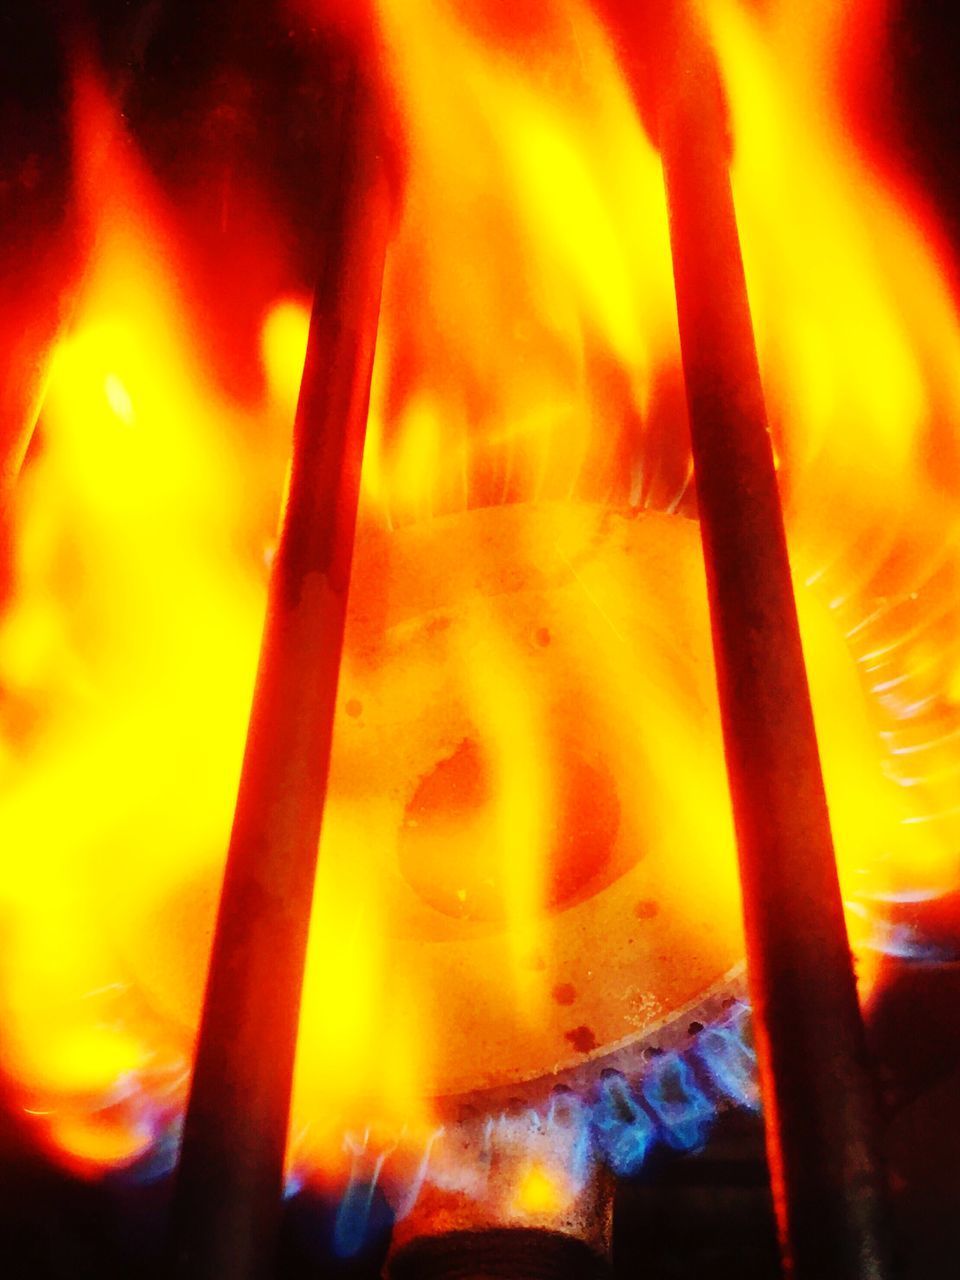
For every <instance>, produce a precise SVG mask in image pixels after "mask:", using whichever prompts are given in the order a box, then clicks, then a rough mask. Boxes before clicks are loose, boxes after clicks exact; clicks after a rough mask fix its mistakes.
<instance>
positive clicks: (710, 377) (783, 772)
mask: <svg viewBox="0 0 960 1280" xmlns="http://www.w3.org/2000/svg"><path fill="white" fill-rule="evenodd" d="M674 8H675V12H674V13H673V15H672V17H671V19H670V22H669V27H668V28H667V35H666V38H665V39H664V40H663V44H662V56H661V58H660V65H659V68H658V78H659V92H658V108H657V113H656V120H657V131H658V135H659V137H658V141H659V145H660V149H661V155H662V161H663V170H664V180H665V184H666V191H667V201H668V207H669V216H670V238H671V246H672V251H673V268H674V279H675V286H676V297H677V315H678V319H679V328H680V344H681V351H682V358H683V372H684V380H685V383H686V390H687V402H688V411H689V421H690V434H691V440H692V447H693V457H694V469H695V476H696V487H697V498H698V503H699V513H700V529H701V535H702V540H703V550H704V560H705V564H706V574H707V586H708V593H709V600H710V613H711V619H712V628H713V645H714V657H715V662H716V670H717V685H718V690H719V696H720V710H721V716H722V722H723V734H724V745H725V753H726V761H727V772H728V776H729V783H730V791H731V796H732V801H733V811H734V818H735V824H736V833H737V843H738V849H739V859H740V875H741V883H742V895H743V913H744V920H745V926H746V938H747V958H748V969H749V982H750V990H751V994H752V999H753V1007H754V1017H755V1027H756V1036H757V1048H758V1056H759V1061H760V1072H761V1086H762V1091H763V1101H764V1111H765V1117H766V1130H767V1149H768V1155H769V1161H770V1168H771V1176H772V1181H773V1192H774V1201H775V1205H776V1210H777V1217H778V1223H779V1229H780V1235H781V1247H782V1253H783V1258H784V1267H785V1272H786V1274H788V1275H789V1276H792V1277H794V1280H883V1278H885V1277H889V1276H890V1274H891V1266H890V1258H889V1250H888V1242H887V1222H886V1210H885V1185H884V1176H883V1173H882V1167H881V1163H880V1160H879V1157H878V1147H879V1144H878V1121H877V1113H876V1104H875V1099H874V1089H873V1083H872V1081H871V1078H870V1073H869V1069H868V1065H867V1058H866V1048H865V1041H864V1032H863V1024H862V1019H861V1014H860V1008H859V1004H858V1000H857V992H856V984H855V979H854V973H853V967H852V962H851V956H850V948H849V944H848V940H847V932H846V925H845V921H844V915H843V905H842V901H841V897H840V887H839V882H838V878H837V867H836V859H835V856H834V850H833V842H832V837H831V832H830V822H829V815H828V812H827V802H826V797H825V794H824V787H823V778H822V774H821V769H820V759H819V753H818V748H817V738H816V731H815V728H814V721H813V714H812V711H811V705H810V695H809V691H808V686H807V677H806V670H805V667H804V659H803V651H802V648H801V642H800V632H799V627H798V623H797V612H796V604H795V600H794V595H793V589H792V583H791V576H790V565H789V560H788V554H787V542H786V537H785V533H784V524H783V515H782V511H781V506H780V497H779V492H778V488H777V478H776V472H775V467H774V457H773V450H772V447H771V441H770V436H769V432H768V428H767V419H766V410H765V406H764V398H763V390H762V387H761V382H760V373H759V367H758V362H757V353H756V346H755V342H754V334H753V328H752V324H751V317H750V309H749V304H748V299H747V290H746V282H745V278H744V270H743V262H742V258H741V252H740V242H739V236H738V230H737V222H736V215H735V210H734V203H733V195H732V190H731V184H730V176H729V169H728V138H727V121H726V113H725V104H724V101H723V95H722V90H721V84H720V76H719V70H718V67H717V64H716V62H715V59H714V56H713V53H712V50H711V48H710V46H709V43H708V40H707V38H706V34H705V32H704V31H702V30H701V29H700V27H699V26H698V25H697V24H696V22H695V20H694V18H693V17H692V16H691V13H690V12H689V11H688V10H687V8H686V6H684V5H679V4H678V5H676V6H674ZM691 9H692V6H691Z"/></svg>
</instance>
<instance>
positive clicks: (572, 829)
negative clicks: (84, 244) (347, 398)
mask: <svg viewBox="0 0 960 1280" xmlns="http://www.w3.org/2000/svg"><path fill="white" fill-rule="evenodd" d="M470 8H471V6H467V5H456V6H454V5H452V4H450V3H445V2H444V0H380V3H379V11H380V15H381V19H382V23H383V31H384V36H385V40H386V46H387V53H388V62H389V67H390V71H391V74H392V76H393V78H394V81H395V88H396V92H397V96H398V99H399V101H400V103H401V107H402V112H403V116H404V121H405V125H406V129H407V134H408V147H409V155H408V172H407V188H406V193H405V204H404V208H403V211H402V216H401V218H400V221H399V225H398V229H397V235H396V240H395V242H394V244H393V245H392V247H391V252H390V257H389V264H388V275H387V281H386V291H385V298H384V308H383V328H382V335H381V340H380V344H379V347H378V352H377V365H376V370H375V385H374V394H373V398H372V405H371V416H370V433H369V442H368V448H367V453H366V456H365V459H364V471H363V484H362V509H361V512H360V526H359V535H358V545H357V553H356V555H357V561H356V573H355V577H354V582H353V585H352V595H351V614H350V619H349V624H348V638H347V648H346V655H345V659H344V667H343V673H342V679H341V686H340V697H339V709H338V720H337V724H336V737H335V749H334V759H333V764H332V773H331V793H330V800H329V805H328V810H327V814H326V818H325V826H324V832H323V837H322V842H321V850H320V863H319V873H318V878H317V886H316V894H315V902H314V914H313V927H312V931H311V939H310V946H309V958H308V971H307V975H306V984H305V990H304V1001H303V1014H302V1020H301V1034H300V1042H299V1056H298V1064H297V1075H296V1085H295V1097H294V1104H293V1112H292V1127H291V1144H290V1159H291V1163H292V1164H296V1165H297V1166H298V1167H299V1166H302V1167H304V1168H306V1169H308V1170H310V1171H311V1172H314V1173H316V1174H317V1175H318V1176H326V1175H329V1176H331V1177H338V1176H343V1175H345V1172H346V1170H347V1169H348V1167H349V1166H350V1162H351V1154H350V1150H349V1147H348V1149H346V1150H345V1149H344V1134H345V1133H350V1134H357V1133H360V1134H367V1137H368V1138H369V1142H370V1149H371V1150H373V1149H374V1147H376V1146H377V1144H379V1147H378V1148H377V1149H379V1150H389V1151H391V1152H392V1151H393V1150H394V1148H397V1147H403V1146H404V1144H406V1146H407V1147H409V1148H410V1149H419V1150H424V1149H428V1148H429V1144H430V1141H431V1140H432V1135H435V1133H436V1130H437V1125H438V1120H437V1116H436V1114H435V1108H434V1104H433V1103H432V1102H431V1101H430V1100H431V1099H433V1098H435V1097H437V1096H441V1097H443V1096H448V1095H458V1094H460V1093H464V1092H471V1091H474V1090H477V1089H481V1088H483V1087H485V1086H489V1085H501V1084H504V1083H511V1084H512V1083H513V1082H516V1081H523V1080H528V1079H533V1078H535V1077H537V1076H540V1075H543V1074H546V1073H549V1072H552V1071H554V1070H557V1069H559V1068H561V1067H564V1066H567V1065H571V1064H577V1063H580V1062H582V1061H584V1059H585V1058H587V1057H589V1056H590V1055H592V1054H596V1055H599V1054H600V1053H602V1052H603V1051H604V1050H605V1049H607V1048H609V1047H610V1046H611V1045H620V1044H625V1043H627V1042H628V1041H629V1040H630V1039H631V1038H632V1037H635V1036H637V1035H639V1034H640V1033H641V1032H643V1031H644V1030H646V1029H648V1028H649V1027H650V1026H651V1025H653V1024H655V1023H656V1021H657V1020H658V1019H661V1018H665V1017H667V1016H668V1015H669V1014H671V1012H674V1011H676V1010H677V1009H678V1008H681V1007H684V1006H685V1005H686V1004H687V1003H688V1002H690V1001H693V1000H694V999H695V998H697V997H698V996H699V995H700V994H701V993H702V992H703V991H704V990H706V989H707V988H708V987H710V986H711V985H712V984H713V983H715V982H717V981H719V980H721V979H723V977H724V976H725V975H726V974H727V973H728V972H729V971H730V970H731V968H733V967H734V966H735V965H736V964H737V963H738V962H739V960H740V959H741V956H742V938H741V929H740V918H739V909H738V896H737V878H736V869H735V858H734V845H733V831H732V823H731V818H730V813H729V802H728V797H727V790H726V782H725V775H724V771H723V760H722V750H721V742H720V726H719V718H718V712H717V708H716V699H715V691H714V684H713V672H712V666H711V658H710V647H709V618H708V615H707V608H706V599H705V592H704V585H703V571H702V561H701V558H700V552H699V545H698V533H697V528H696V524H695V520H694V519H693V518H692V517H693V515H694V501H693V493H692V486H691V483H690V478H691V477H690V464H689V458H688V453H687V447H686V437H685V434H684V433H685V424H684V410H683V399H682V390H681V385H682V384H681V381H680V375H679V354H678V349H677V332H676V317H675V311H674V300H673V289H672V276H671V265H670V254H669V245H668V236H667V222H666V209H665V200H664V193H663V184H662V178H661V172H660V163H659V159H658V156H657V153H656V151H655V149H654V148H653V146H652V144H651V142H650V141H649V139H648V137H647V135H646V134H645V132H644V129H643V126H642V124H641V122H640V120H639V118H638V115H637V113H636V110H635V107H634V105H633V102H632V99H631V95H630V91H629V89H628V87H627V83H626V80H625V78H624V76H623V74H622V72H621V70H620V68H619V67H618V65H617V62H616V58H615V56H614V53H613V48H612V44H611V42H610V40H609V39H608V37H607V35H606V33H605V32H604V30H603V28H602V26H601V25H600V23H599V21H598V20H597V18H596V17H595V15H594V14H593V13H592V11H591V9H590V8H589V6H588V5H586V4H584V3H580V2H579V0H553V2H552V3H549V4H546V5H544V6H542V9H543V14H542V24H543V25H542V29H538V30H537V32H536V33H535V34H534V35H532V36H531V37H530V39H529V41H526V42H523V41H522V42H520V43H519V44H517V45H516V46H513V45H512V44H510V42H505V43H500V42H499V41H497V40H495V39H493V38H492V36H491V35H490V33H489V31H487V32H484V31H481V30H479V29H474V28H473V27H472V26H471V19H470V15H469V13H468V12H467V11H468V10H469V9H470ZM703 8H704V12H705V14H706V15H707V18H708V21H709V24H710V29H711V31H712V33H713V37H714V39H715V43H716V47H717V50H718V53H719V56H720V59H721V62H722V66H723V71H724V75H725V77H726V80H727V85H728V92H729V98H730V105H731V111H732V124H733V135H734V139H735V159H734V170H733V176H734V183H735V194H736V201H737V209H738V217H739V220H740V224H741V230H742V238H743V245H744V254H745V261H746V268H747V274H748V284H749V290H750V297H751V305H752V308H753V314H754V319H755V324H756V330H757V336H758V343H759V348H760V355H761V361H762V366H763V376H764V383H765V389H766V392H767V397H768V401H769V407H770V412H771V419H772V424H773V429H774V434H775V438H776V448H777V453H778V456H779V458H780V476H781V480H782V483H783V487H784V494H785V499H786V507H787V515H788V524H789V530H788V533H789V538H790V543H791V548H792V551H793V557H794V572H795V579H796V584H797V594H798V602H799V609H800V614H801V624H802V630H803V636H804V645H805V650H806V654H807V659H808V664H809V667H810V677H811V686H812V692H813V698H814V704H815V713H816V718H817V725H818V730H819V734H820V739H821V747H822V755H823V765H824V773H825V778H826V783H827V789H828V794H829V801H830V809H831V815H832V820H833V825H834V831H835V837H836V845H837V851H838V857H839V862H840V869H841V878H842V882H843V888H844V893H845V896H846V897H847V899H848V902H849V903H850V907H851V911H850V929H851V936H852V939H853V941H854V943H855V945H856V947H857V949H858V952H859V954H860V964H861V977H862V978H863V980H864V981H863V986H864V990H866V989H867V988H868V986H869V977H870V969H871V964H872V961H871V959H870V956H871V955H872V952H871V950H870V946H871V943H872V941H873V931H874V927H875V922H876V920H877V919H879V918H881V917H882V915H883V912H884V905H883V904H884V900H885V899H887V898H890V897H895V896H897V895H904V894H908V893H909V894H936V893H939V892H942V891H944V890H946V889H948V888H954V887H956V885H957V882H958V867H957V850H958V849H960V808H958V806H957V803H956V780H957V776H958V773H960V616H958V607H960V606H958V605H957V600H958V599H960V595H958V591H957V586H958V581H957V580H958V570H960V564H958V550H957V548H958V532H960V526H958V522H957V517H956V514H955V512H956V508H957V497H958V495H957V493H956V490H957V487H958V484H960V476H958V475H957V474H955V473H954V471H953V470H951V469H950V465H948V459H949V458H950V457H951V456H952V454H951V451H950V449H948V447H947V444H946V440H947V435H948V433H949V432H951V431H952V430H954V424H955V423H956V422H957V421H958V420H960V321H958V318H957V315H956V312H955V309H954V306H953V303H952V300H951V298H950V296H949V292H948V289H947V286H946V284H945V272H944V270H943V264H941V263H938V262H937V260H936V258H935V256H934V254H933V253H932V251H931V249H930V247H929V244H928V241H927V238H926V237H925V233H924V228H923V226H922V225H921V224H919V223H918V222H917V220H916V219H915V218H914V217H913V216H912V215H911V213H910V212H909V211H908V210H906V209H905V208H904V207H903V205H902V203H901V202H900V201H898V199H897V197H896V196H895V194H894V193H893V188H892V186H891V185H889V184H888V183H887V182H886V180H885V179H884V177H883V175H882V174H878V173H877V172H876V171H875V169H874V168H872V167H870V166H868V165H867V163H866V162H865V161H864V160H863V159H862V158H861V157H860V156H859V155H858V153H857V150H856V148H855V147H854V145H853V143H852V141H851V139H850V138H849V137H848V136H847V135H846V133H845V131H844V122H843V116H842V112H841V110H840V107H839V104H838V99H837V96H836V91H835V79H836V61H837V58H838V56H839V53H838V50H839V46H840V24H841V19H843V20H845V21H847V22H853V21H855V20H856V16H857V12H858V10H857V7H856V6H855V5H844V4H840V3H837V4H833V5H831V4H827V5H808V4H804V3H803V2H802V0H779V2H778V3H773V4H768V5H765V6H757V5H754V4H746V3H735V2H734V0H705V3H704V5H703ZM864 12H866V10H864ZM77 148H78V155H79V167H78V199H79V201H80V205H81V209H82V212H83V214H84V216H85V218H86V219H87V220H88V222H89V224H90V228H91V232H92V235H91V243H93V244H94V246H95V248H94V249H93V251H92V255H91V261H90V263H89V264H88V272H87V276H86V282H85V286H84V289H83V292H82V296H81V298H80V301H79V305H78V309H77V313H76V316H75V319H74V323H73V325H72V327H71V329H70V332H69V334H68V335H67V336H66V337H64V339H63V340H62V342H61V344H60V346H59V348H58V351H57V353H56V360H55V364H54V368H53V371H52V375H51V381H50V390H49V395H48V398H47V402H46V405H45V409H44V414H43V420H42V424H41V434H40V438H39V441H38V447H37V448H36V450H35V451H34V456H32V457H31V460H30V463H29V465H28V466H27V468H26V470H25V472H24V474H23V477H22V480H21V483H20V486H19V489H18V491H17V495H16V509H15V512H14V522H15V538H14V553H13V563H12V567H11V573H12V583H13V585H12V589H11V591H10V594H9V598H8V599H6V600H5V601H4V608H3V612H2V614H0V688H2V702H0V716H2V718H0V778H2V788H0V859H2V867H0V912H2V913H3V918H4V920H5V922H6V929H5V942H4V948H3V950H2V952H0V1008H2V1011H3V1019H4V1036H5V1062H4V1069H5V1071H6V1073H7V1075H8V1076H9V1078H10V1081H11V1082H12V1086H13V1087H14V1089H15V1091H16V1095H17V1097H18V1099H19V1101H20V1104H21V1105H22V1107H23V1109H24V1111H25V1112H26V1113H27V1114H28V1115H29V1116H31V1117H33V1120H34V1122H35V1124H36V1126H37V1131H38V1133H40V1134H41V1135H42V1137H43V1138H44V1140H45V1141H47V1142H48V1143H49V1144H50V1146H51V1148H52V1149H54V1150H55V1151H57V1152H58V1153H59V1154H60V1156H61V1157H62V1158H63V1159H64V1160H66V1161H68V1162H70V1163H71V1164H72V1165H73V1166H74V1167H76V1168H78V1169H81V1170H83V1171H86V1172H90V1171H96V1170H97V1169H102V1168H105V1167H110V1166H116V1165H124V1164H130V1163H132V1162H134V1161H135V1160H136V1159H138V1158H139V1157H140V1156H142V1155H143V1154H144V1153H145V1152H146V1151H147V1150H148V1149H149V1148H150V1146H151V1144H152V1143H153V1142H154V1141H155V1140H156V1138H157V1135H158V1132H159V1131H160V1129H161V1128H162V1127H163V1126H164V1125H166V1124H168V1123H169V1122H170V1120H171V1118H172V1117H174V1116H175V1115H176V1113H177V1111H178V1110H179V1108H181V1107H182V1104H183V1100H184V1096H185V1090H186V1081H187V1077H188V1071H189V1063H190V1060H191V1053H192V1047H193V1038H194V1034H195V1028H196V1024H197V1018H198V1011H199V1005H200V1000H201V998H202V990H203V981H204V971H205V964H206V958H207V953H208V949H209V943H210V934H211V930H212V927H213V919H214V913H215V908H216V900H217V893H218V887H219V881H220V876H221V873H222V866H223V856H224V851H225V847H226V842H227V837H228V833H229V828H230V821H231V815H232V807H233V802H234V795H235V788H236V781H237V775H238V770H239V762H240V757H241V752H242V748H243V742H244V734H245V727H246V718H247V714H248V710H249V703H250V696H251V690H252V682H253V675H254V669H255V663H256V656H257V647H258V643H259V634H260V627H261V623H262V615H263V607H264V599H265V587H266V578H267V566H268V564H269V561H270V558H271V551H272V547H273V541H274V538H275V533H276V525H277V518H278V513H279V511H280V508H281V499H282V489H283V483H284V466H285V457H286V451H287V448H288V443H289V433H290V426H291V422H292V418H293V414H294V410H295V404H296V398H297V391H298V384H299V378H300V373H301V370H302V367H303V360H304V353H305V345H306V334H307V327H308V323H309V319H308V306H307V304H306V302H305V301H304V300H303V298H302V297H301V296H300V294H299V293H298V292H297V290H296V289H290V290H287V291H285V292H284V293H283V294H282V295H281V296H278V297H277V298H276V300H275V303H274V304H273V305H272V306H271V307H270V308H269V309H268V310H267V311H266V313H265V314H264V315H260V316H258V317H256V320H255V322H254V321H251V323H252V324H253V323H256V325H257V326H258V329H257V336H258V339H259V343H260V346H259V351H260V358H261V365H262V368H261V371H260V372H261V374H262V377H261V390H260V393H259V396H258V397H255V398H254V399H253V400H251V401H249V402H244V403H242V404H241V403H239V402H237V401H236V400H235V399H233V398H232V397H231V396H230V395H229V394H228V393H227V392H226V391H225V390H224V389H223V386H222V385H221V384H220V382H219V381H218V379H217V377H216V376H215V375H214V373H213V372H212V370H213V369H214V368H215V367H217V366H216V362H215V361H214V359H213V353H211V352H210V351H209V350H208V348H207V346H206V337H205V335H206V332H207V328H206V326H205V324H204V318H203V317H202V316H198V315H197V314H195V311H194V307H193V304H192V303H191V301H190V298H191V294H190V291H189V289H188V287H187V285H188V281H189V277H190V272H189V267H188V265H187V259H186V249H185V247H184V246H185V244H186V243H187V242H189V232H188V231H187V230H185V229H184V228H182V227H178V226H177V224H176V221H175V219H174V217H173V215H172V213H171V212H170V209H169V208H168V207H167V204H166V202H165V200H164V198H163V196H162V194H161V193H160V192H158V191H157V189H156V187H155V186H154V184H153V182H152V180H151V179H150V178H149V176H148V174H147V172H146V169H145V166H144V165H143V164H142V163H141V161H140V160H139V159H138V157H137V156H136V154H135V152H134V151H133V148H132V147H131V146H130V145H129V143H128V142H126V141H125V140H124V138H123V137H122V135H121V134H120V133H119V131H118V128H117V125H116V121H115V119H114V118H113V115H112V113H111V112H110V110H109V108H108V106H107V105H106V103H105V102H104V100H103V99H102V98H101V97H100V95H99V94H98V93H97V91H96V90H95V88H94V87H93V86H91V85H85V86H83V88H82V91H81V92H80V93H79V94H78V106H77ZM104 157H106V159H105V158H104ZM104 165H106V166H107V171H106V173H105V172H104V168H103V166H104ZM94 174H96V175H97V177H96V180H94V177H93V176H92V175H94ZM270 251H271V246H269V245H265V246H264V253H265V254H266V253H269V252H270ZM238 358H239V357H238ZM951 465H952V464H951ZM371 1135H372V1136H371ZM398 1163H399V1161H398ZM565 1196H566V1191H565V1189H564V1186H563V1183H562V1179H561V1178H559V1177H558V1176H557V1175H556V1173H555V1170H554V1169H553V1168H552V1167H547V1166H545V1165H543V1164H540V1163H533V1164H529V1167H527V1168H526V1170H525V1172H524V1173H523V1174H522V1176H521V1177H520V1179H519V1181H518V1183H517V1186H516V1188H515V1203H514V1211H515V1212H516V1213H517V1214H519V1215H528V1216H532V1217H539V1216H549V1215H550V1214H552V1213H555V1212H561V1211H562V1210H563V1209H564V1208H565V1204H566V1201H565V1199H564V1197H565Z"/></svg>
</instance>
